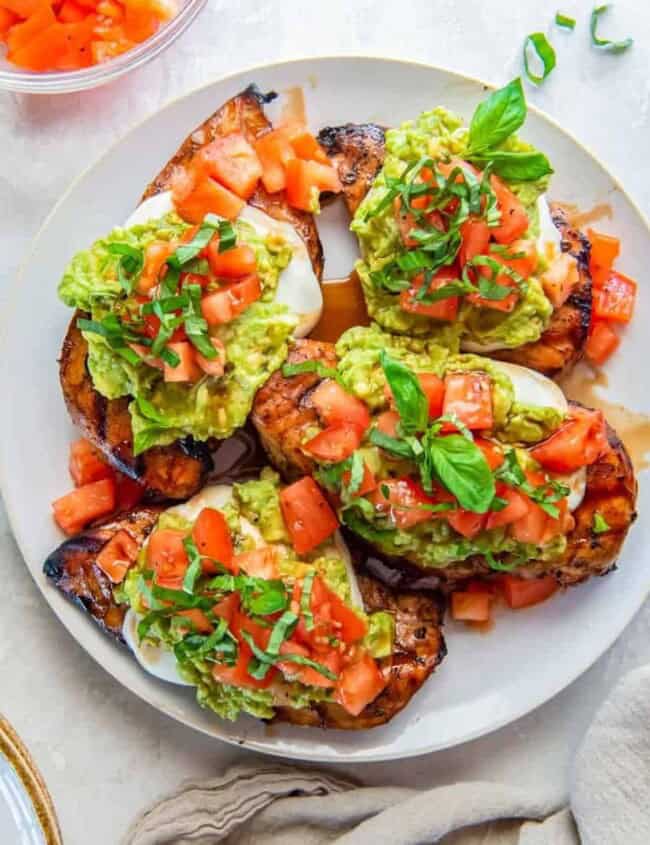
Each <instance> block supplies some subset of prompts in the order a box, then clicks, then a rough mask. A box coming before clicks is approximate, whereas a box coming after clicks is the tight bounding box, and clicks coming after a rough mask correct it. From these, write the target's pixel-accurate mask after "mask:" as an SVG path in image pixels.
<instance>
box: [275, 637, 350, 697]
mask: <svg viewBox="0 0 650 845" xmlns="http://www.w3.org/2000/svg"><path fill="white" fill-rule="evenodd" d="M280 654H290V655H294V656H299V657H310V652H309V649H308V648H306V647H305V646H304V645H302V644H301V643H298V642H296V641H295V640H288V641H286V642H284V643H282V645H281V646H280ZM312 659H313V660H315V661H317V662H318V663H320V664H321V666H324V667H325V668H326V669H329V670H330V672H332V673H333V674H334V675H338V674H339V673H340V670H341V655H340V654H339V653H338V652H337V651H333V650H331V649H330V650H328V651H325V652H319V653H318V654H314V655H313V656H312ZM278 669H280V671H281V672H282V673H283V674H284V675H286V676H287V677H288V678H290V679H291V680H295V681H299V682H300V683H301V684H305V685H306V686H310V687H323V688H328V687H334V686H336V681H335V680H331V679H330V678H327V677H326V676H325V675H323V674H321V673H320V672H319V671H318V670H317V669H314V668H313V667H311V666H303V665H301V664H300V663H295V662H294V661H292V660H287V661H286V662H284V661H283V662H282V663H278Z"/></svg>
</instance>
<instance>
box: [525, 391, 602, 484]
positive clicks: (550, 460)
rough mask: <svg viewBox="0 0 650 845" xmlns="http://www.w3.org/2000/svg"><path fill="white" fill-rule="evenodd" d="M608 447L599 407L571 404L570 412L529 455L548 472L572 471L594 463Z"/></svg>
mask: <svg viewBox="0 0 650 845" xmlns="http://www.w3.org/2000/svg"><path fill="white" fill-rule="evenodd" d="M608 449H609V443H608V439H607V431H606V429H605V420H604V418H603V414H602V411H591V410H588V409H586V408H576V407H574V408H572V409H571V416H570V417H569V419H568V420H567V421H566V422H565V423H564V424H563V425H562V426H560V428H559V429H558V430H557V431H555V432H554V433H553V434H552V435H551V436H550V437H549V438H548V439H547V440H545V441H544V442H543V443H540V444H539V445H538V446H535V447H534V448H533V449H531V455H532V457H533V458H534V459H535V460H536V461H539V463H540V464H541V465H542V466H543V467H545V468H546V469H547V470H549V471H550V472H558V473H568V472H575V470H577V469H580V467H583V466H589V465H590V464H593V463H595V461H597V460H598V458H599V457H600V456H601V455H603V454H604V453H606V452H607V451H608Z"/></svg>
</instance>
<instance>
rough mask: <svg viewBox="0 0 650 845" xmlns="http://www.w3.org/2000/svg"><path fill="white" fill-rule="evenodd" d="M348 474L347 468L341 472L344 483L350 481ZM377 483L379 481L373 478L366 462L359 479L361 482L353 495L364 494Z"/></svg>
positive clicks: (374, 487) (373, 488)
mask: <svg viewBox="0 0 650 845" xmlns="http://www.w3.org/2000/svg"><path fill="white" fill-rule="evenodd" d="M350 475H351V473H350V471H349V470H348V471H347V472H344V473H343V483H344V484H345V485H348V484H349V483H350ZM378 483H379V482H378V481H377V479H376V478H375V476H374V474H373V473H372V472H371V471H370V469H369V468H368V464H364V465H363V478H362V479H361V484H360V486H359V489H358V490H357V492H356V494H355V495H357V496H365V495H366V493H371V492H372V491H373V490H375V489H376V487H377V484H378Z"/></svg>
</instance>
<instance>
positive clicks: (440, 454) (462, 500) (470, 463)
mask: <svg viewBox="0 0 650 845" xmlns="http://www.w3.org/2000/svg"><path fill="white" fill-rule="evenodd" d="M425 440H426V442H425V449H426V452H427V460H429V461H430V462H431V466H432V468H433V470H434V472H435V475H436V477H437V478H438V480H439V481H440V483H441V484H442V485H443V487H445V489H447V490H448V491H449V492H450V493H451V494H452V495H453V496H455V497H456V499H458V503H459V505H460V506H461V507H462V508H465V510H469V511H473V512H474V513H487V511H488V510H489V509H490V504H491V503H492V500H493V499H494V494H495V487H494V478H493V476H492V472H491V471H490V467H489V466H488V462H487V460H486V458H485V455H484V454H483V452H482V451H481V450H480V449H479V448H478V446H476V444H475V443H473V442H470V441H469V440H467V438H465V437H463V436H462V434H449V435H446V436H444V437H440V436H437V435H434V436H432V437H426V438H425Z"/></svg>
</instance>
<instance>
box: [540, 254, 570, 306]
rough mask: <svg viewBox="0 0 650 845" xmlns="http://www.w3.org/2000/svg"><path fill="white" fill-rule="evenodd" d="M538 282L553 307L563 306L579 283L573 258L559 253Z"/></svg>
mask: <svg viewBox="0 0 650 845" xmlns="http://www.w3.org/2000/svg"><path fill="white" fill-rule="evenodd" d="M540 281H541V283H542V287H543V288H544V293H545V294H546V296H547V297H548V298H549V299H550V300H551V304H552V305H553V307H554V308H559V307H560V306H561V305H564V303H565V302H566V301H567V299H568V298H569V296H570V295H571V291H572V290H573V288H574V287H575V286H576V285H577V284H578V282H579V281H580V276H579V274H578V264H577V262H576V260H575V258H574V257H573V256H572V255H569V253H568V252H561V253H560V254H559V255H558V256H557V258H555V259H554V260H553V262H552V263H551V265H550V267H549V268H548V270H546V271H545V272H544V273H542V276H541V279H540Z"/></svg>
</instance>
